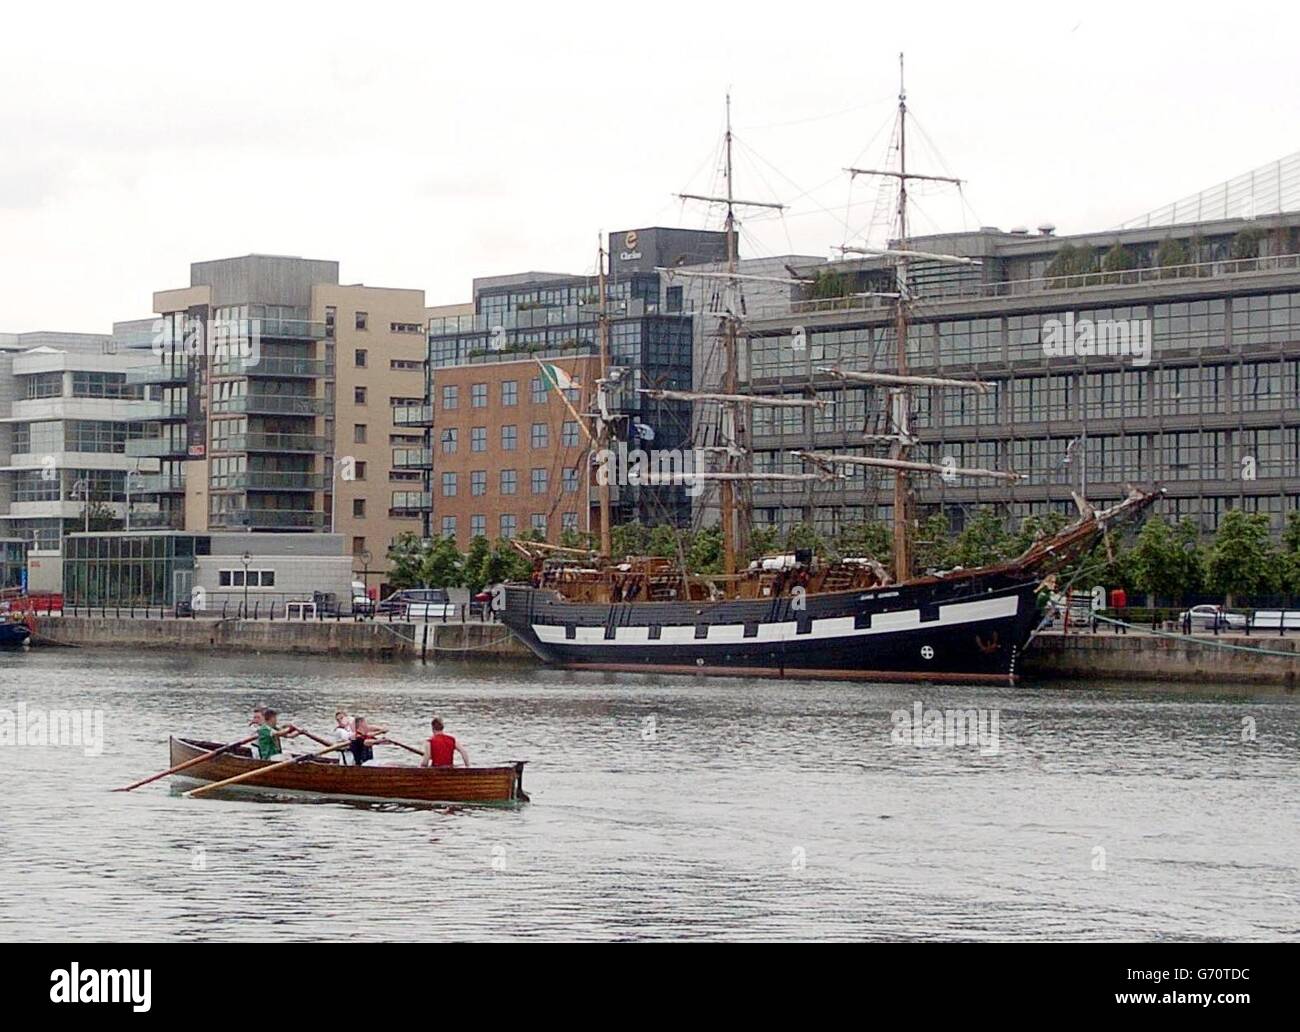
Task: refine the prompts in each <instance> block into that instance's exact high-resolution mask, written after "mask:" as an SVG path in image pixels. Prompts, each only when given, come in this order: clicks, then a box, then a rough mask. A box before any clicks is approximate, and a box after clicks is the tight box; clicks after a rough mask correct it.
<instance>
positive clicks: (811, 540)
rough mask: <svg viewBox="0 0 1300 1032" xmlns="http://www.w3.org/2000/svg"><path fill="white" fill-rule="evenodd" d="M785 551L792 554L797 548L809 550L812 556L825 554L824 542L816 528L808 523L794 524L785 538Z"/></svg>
mask: <svg viewBox="0 0 1300 1032" xmlns="http://www.w3.org/2000/svg"><path fill="white" fill-rule="evenodd" d="M785 547H786V551H788V552H793V551H795V549H798V548H810V549H812V551H813V554H814V555H825V554H826V541H825V540H824V539H823V538H822V536H821V534H819V533H818V532H817V528H816V527H814V526H812V524H809V523H796V524H795V525H794V526H793V527H791V528H790V532H789V533H788V534H786V536H785Z"/></svg>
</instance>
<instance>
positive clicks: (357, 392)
mask: <svg viewBox="0 0 1300 1032" xmlns="http://www.w3.org/2000/svg"><path fill="white" fill-rule="evenodd" d="M352 401H353V402H354V403H355V404H357V405H364V404H365V403H366V389H365V388H364V387H353V388H352Z"/></svg>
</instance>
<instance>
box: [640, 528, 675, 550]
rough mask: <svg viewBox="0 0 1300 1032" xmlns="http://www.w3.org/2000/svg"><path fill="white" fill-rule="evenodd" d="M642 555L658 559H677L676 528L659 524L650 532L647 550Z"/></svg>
mask: <svg viewBox="0 0 1300 1032" xmlns="http://www.w3.org/2000/svg"><path fill="white" fill-rule="evenodd" d="M641 554H642V555H653V556H657V557H658V558H660V559H676V558H677V528H676V527H673V526H670V525H669V524H667V523H660V524H659V525H658V526H656V527H655V528H654V529H653V530H651V531H650V540H649V542H648V547H647V549H646V550H645V551H644V552H642V553H641Z"/></svg>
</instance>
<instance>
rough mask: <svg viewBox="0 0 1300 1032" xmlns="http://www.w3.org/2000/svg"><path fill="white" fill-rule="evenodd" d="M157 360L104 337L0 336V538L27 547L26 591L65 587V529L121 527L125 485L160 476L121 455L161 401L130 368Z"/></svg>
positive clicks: (153, 466) (151, 465)
mask: <svg viewBox="0 0 1300 1032" xmlns="http://www.w3.org/2000/svg"><path fill="white" fill-rule="evenodd" d="M154 360H155V359H154V356H153V355H152V354H151V353H150V352H149V351H147V350H142V349H128V348H125V347H123V346H121V342H119V341H118V340H116V339H115V338H114V337H111V336H109V335H101V334H86V333H26V334H3V335H0V538H21V539H25V540H27V541H29V542H30V543H31V546H30V549H29V551H28V587H29V590H31V591H33V592H41V591H59V590H61V589H62V583H63V574H62V567H61V551H60V548H61V539H62V536H63V534H65V533H66V532H68V531H71V530H84V529H85V528H86V525H87V521H88V520H89V523H90V528H91V529H106V528H107V527H109V526H122V525H123V524H124V523H125V518H126V507H127V505H126V503H127V495H128V491H134V492H139V491H140V490H141V488H142V487H143V486H144V485H145V478H146V477H147V476H148V475H149V474H150V473H156V470H157V461H156V460H150V459H140V458H135V457H133V456H128V455H127V454H126V442H127V441H128V440H131V439H133V438H137V437H143V436H146V433H147V429H148V428H147V423H148V420H149V418H150V412H149V411H148V409H149V406H150V405H151V404H152V405H156V404H157V403H155V402H148V401H145V400H143V398H144V396H143V393H142V390H141V388H140V387H138V386H134V385H129V384H128V383H127V382H126V370H127V369H130V368H132V367H134V366H140V365H144V364H148V363H149V362H151V361H154ZM128 481H129V484H128Z"/></svg>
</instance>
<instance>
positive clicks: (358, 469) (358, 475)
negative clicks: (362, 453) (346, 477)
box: [352, 460, 366, 480]
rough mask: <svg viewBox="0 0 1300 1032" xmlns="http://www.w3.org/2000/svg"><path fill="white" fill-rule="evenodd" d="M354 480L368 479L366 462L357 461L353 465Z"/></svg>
mask: <svg viewBox="0 0 1300 1032" xmlns="http://www.w3.org/2000/svg"><path fill="white" fill-rule="evenodd" d="M352 479H353V480H365V479H366V464H365V463H364V462H362V461H360V460H357V461H356V462H354V463H353V464H352Z"/></svg>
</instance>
